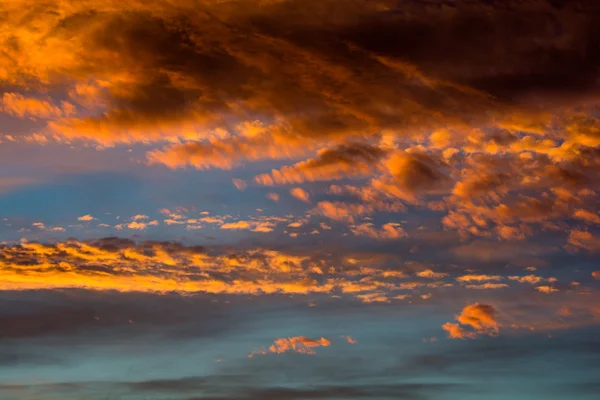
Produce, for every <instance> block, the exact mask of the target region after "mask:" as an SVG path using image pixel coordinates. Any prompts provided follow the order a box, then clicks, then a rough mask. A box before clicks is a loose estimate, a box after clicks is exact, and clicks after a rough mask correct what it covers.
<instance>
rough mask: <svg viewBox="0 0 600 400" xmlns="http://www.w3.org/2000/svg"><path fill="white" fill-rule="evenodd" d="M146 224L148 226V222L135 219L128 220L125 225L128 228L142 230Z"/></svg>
mask: <svg viewBox="0 0 600 400" xmlns="http://www.w3.org/2000/svg"><path fill="white" fill-rule="evenodd" d="M147 226H148V224H146V223H144V222H137V221H133V222H130V223H129V224H128V225H127V227H128V228H129V229H137V230H144V229H146V227H147Z"/></svg>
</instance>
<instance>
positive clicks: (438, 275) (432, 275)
mask: <svg viewBox="0 0 600 400" xmlns="http://www.w3.org/2000/svg"><path fill="white" fill-rule="evenodd" d="M416 275H417V276H418V277H420V278H427V279H442V278H445V277H447V276H448V274H447V273H445V272H435V271H433V270H431V269H425V270H423V271H419V272H417V273H416Z"/></svg>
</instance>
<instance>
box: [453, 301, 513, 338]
mask: <svg viewBox="0 0 600 400" xmlns="http://www.w3.org/2000/svg"><path fill="white" fill-rule="evenodd" d="M495 314H496V310H494V308H493V307H492V306H490V305H487V304H480V303H474V304H470V305H468V306H466V307H465V308H464V309H463V310H462V311H461V313H460V314H459V315H457V316H456V320H457V321H458V323H452V322H447V323H445V324H444V325H442V328H443V329H444V330H445V331H446V332H447V333H448V337H449V338H451V339H476V338H477V337H479V336H482V335H488V336H497V335H498V333H499V331H500V326H501V325H500V324H499V323H498V321H497V320H496V315H495Z"/></svg>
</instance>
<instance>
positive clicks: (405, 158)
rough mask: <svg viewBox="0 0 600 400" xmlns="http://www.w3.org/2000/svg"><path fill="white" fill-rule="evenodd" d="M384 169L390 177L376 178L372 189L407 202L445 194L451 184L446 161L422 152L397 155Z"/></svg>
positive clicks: (386, 162)
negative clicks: (420, 197)
mask: <svg viewBox="0 0 600 400" xmlns="http://www.w3.org/2000/svg"><path fill="white" fill-rule="evenodd" d="M385 167H386V168H387V172H388V176H385V177H383V178H379V179H375V180H374V181H373V186H374V187H375V188H377V189H379V190H381V191H384V192H387V193H389V194H391V195H393V196H396V197H398V198H401V199H403V200H406V201H415V200H416V198H418V197H419V196H421V195H423V194H436V193H438V194H439V193H443V191H444V188H447V186H448V184H449V182H450V181H449V180H448V177H447V175H446V174H445V173H444V172H443V168H444V163H443V161H441V160H436V159H435V158H434V157H433V156H431V155H428V154H425V153H421V152H411V153H409V152H396V153H394V154H392V155H391V156H390V157H389V158H388V159H387V160H386V161H385Z"/></svg>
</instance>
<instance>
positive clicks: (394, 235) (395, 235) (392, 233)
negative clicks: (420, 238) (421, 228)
mask: <svg viewBox="0 0 600 400" xmlns="http://www.w3.org/2000/svg"><path fill="white" fill-rule="evenodd" d="M350 229H351V230H352V233H354V234H355V235H356V236H367V237H371V238H374V239H384V240H389V239H399V238H402V237H406V236H407V234H406V232H405V231H404V229H403V228H402V225H400V224H398V223H395V222H388V223H386V224H383V225H382V226H381V229H380V230H377V229H376V228H375V227H374V225H373V224H372V223H370V222H369V223H364V224H361V225H356V226H353V227H351V228H350Z"/></svg>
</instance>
